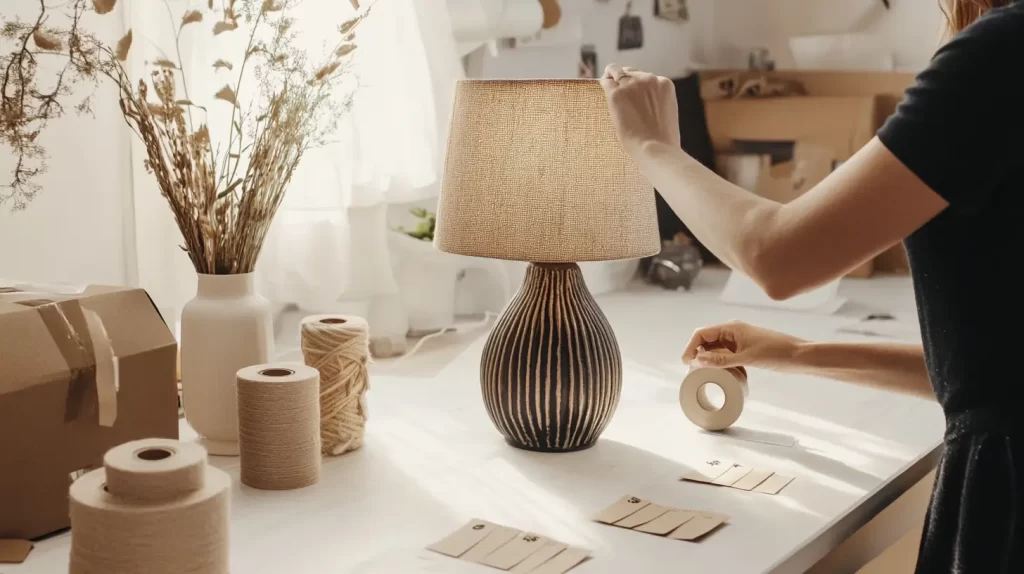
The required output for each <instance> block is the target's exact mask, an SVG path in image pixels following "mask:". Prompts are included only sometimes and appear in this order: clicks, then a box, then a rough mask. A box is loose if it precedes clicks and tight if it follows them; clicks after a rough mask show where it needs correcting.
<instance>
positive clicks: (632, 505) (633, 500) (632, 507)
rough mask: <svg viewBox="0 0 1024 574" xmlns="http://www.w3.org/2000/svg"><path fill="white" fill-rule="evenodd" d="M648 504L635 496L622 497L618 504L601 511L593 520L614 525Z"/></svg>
mask: <svg viewBox="0 0 1024 574" xmlns="http://www.w3.org/2000/svg"><path fill="white" fill-rule="evenodd" d="M648 504H650V502H648V501H646V500H643V499H642V498H637V497H635V496H623V497H622V498H621V499H620V500H619V501H618V502H616V503H615V504H613V505H611V506H609V507H608V508H605V509H604V510H602V511H601V512H600V513H599V514H598V515H597V516H596V517H594V520H596V521H598V522H604V523H605V524H615V523H616V522H618V521H620V520H622V519H623V518H625V517H627V516H629V515H630V514H633V513H634V512H637V511H638V510H640V509H641V508H643V507H645V506H647V505H648Z"/></svg>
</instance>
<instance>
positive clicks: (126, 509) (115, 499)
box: [69, 439, 231, 574]
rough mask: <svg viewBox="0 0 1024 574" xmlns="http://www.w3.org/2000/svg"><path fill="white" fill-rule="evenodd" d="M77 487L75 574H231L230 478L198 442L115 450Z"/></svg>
mask: <svg viewBox="0 0 1024 574" xmlns="http://www.w3.org/2000/svg"><path fill="white" fill-rule="evenodd" d="M103 464H104V468H101V469H98V470H94V471H92V472H90V473H88V474H86V475H85V476H83V477H81V478H79V479H78V480H76V481H75V482H74V483H73V484H72V485H71V490H70V493H69V494H70V495H69V499H70V518H71V558H70V564H69V572H70V574H139V573H142V572H145V573H146V574H181V573H183V572H189V573H192V574H227V573H228V569H229V568H228V566H229V564H228V556H229V552H228V519H229V503H230V495H231V480H230V478H229V477H228V475H227V474H225V473H224V472H223V471H221V470H219V469H216V468H213V467H210V466H207V464H206V451H205V450H204V449H203V448H202V447H201V446H199V445H198V444H189V443H181V442H178V441H176V440H171V439H146V440H140V441H133V442H128V443H125V444H122V445H120V446H117V447H114V448H113V449H111V450H110V451H108V452H107V454H106V455H105V456H104V457H103Z"/></svg>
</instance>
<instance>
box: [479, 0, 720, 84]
mask: <svg viewBox="0 0 1024 574" xmlns="http://www.w3.org/2000/svg"><path fill="white" fill-rule="evenodd" d="M654 1H655V0H633V8H632V11H631V13H632V14H636V15H639V16H641V17H642V19H643V27H644V44H643V47H641V48H638V49H634V50H625V51H621V52H620V51H619V50H618V46H617V43H618V30H619V18H620V17H622V15H623V14H624V13H625V7H626V1H625V0H607V1H601V0H568V1H563V2H562V4H561V6H562V21H561V23H560V24H559V29H560V36H562V37H564V38H565V39H566V43H565V44H562V45H557V46H545V47H529V46H520V47H517V48H515V49H504V50H499V52H498V54H497V55H492V54H491V53H489V52H488V50H487V49H486V48H481V49H480V50H478V51H477V52H475V53H474V54H473V55H472V56H471V57H470V62H471V63H470V66H469V69H468V72H469V74H470V75H471V76H475V77H484V78H574V77H576V73H577V64H578V63H579V59H580V46H581V44H593V45H594V47H595V48H596V50H597V65H598V71H599V72H600V71H601V70H603V69H604V67H605V66H606V65H608V64H609V63H610V62H616V63H619V64H622V65H626V66H634V67H637V68H641V69H644V70H649V71H652V72H655V73H658V74H662V75H666V76H679V75H682V74H683V73H684V72H685V71H686V69H687V67H688V66H689V64H690V33H689V32H688V31H689V29H690V28H692V27H693V26H694V23H693V22H696V21H699V18H700V17H701V16H702V15H703V14H704V13H706V12H707V11H706V10H701V9H700V7H697V8H696V13H695V14H694V18H693V20H692V21H691V22H673V21H669V20H664V19H660V18H655V17H654ZM700 1H701V2H704V1H708V0H700ZM691 12H694V10H693V9H691ZM563 27H564V28H575V29H572V30H563Z"/></svg>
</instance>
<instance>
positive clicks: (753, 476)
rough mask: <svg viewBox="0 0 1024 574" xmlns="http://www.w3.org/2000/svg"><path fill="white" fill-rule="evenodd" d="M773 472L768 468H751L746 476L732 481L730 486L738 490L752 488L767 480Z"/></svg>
mask: <svg viewBox="0 0 1024 574" xmlns="http://www.w3.org/2000/svg"><path fill="white" fill-rule="evenodd" d="M773 474H775V473H774V472H772V471H770V470H752V471H750V473H749V474H747V476H744V477H743V478H741V479H739V480H737V481H736V482H734V483H733V484H732V487H733V488H738V489H740V490H754V488H755V487H756V486H758V485H759V484H761V483H762V482H764V481H766V480H768V478H769V477H771V476H772V475H773Z"/></svg>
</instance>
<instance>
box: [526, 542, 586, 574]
mask: <svg viewBox="0 0 1024 574" xmlns="http://www.w3.org/2000/svg"><path fill="white" fill-rule="evenodd" d="M588 556H590V552H588V551H587V550H585V549H583V548H567V549H565V550H563V551H561V552H559V553H558V554H557V555H555V557H554V558H552V559H551V560H548V561H547V562H545V563H543V564H541V565H540V567H539V568H537V569H536V570H533V571H532V572H531V573H530V574H562V573H563V572H568V571H569V570H571V569H573V568H575V567H576V565H577V564H579V563H580V562H583V561H584V560H586V559H587V557H588Z"/></svg>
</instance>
